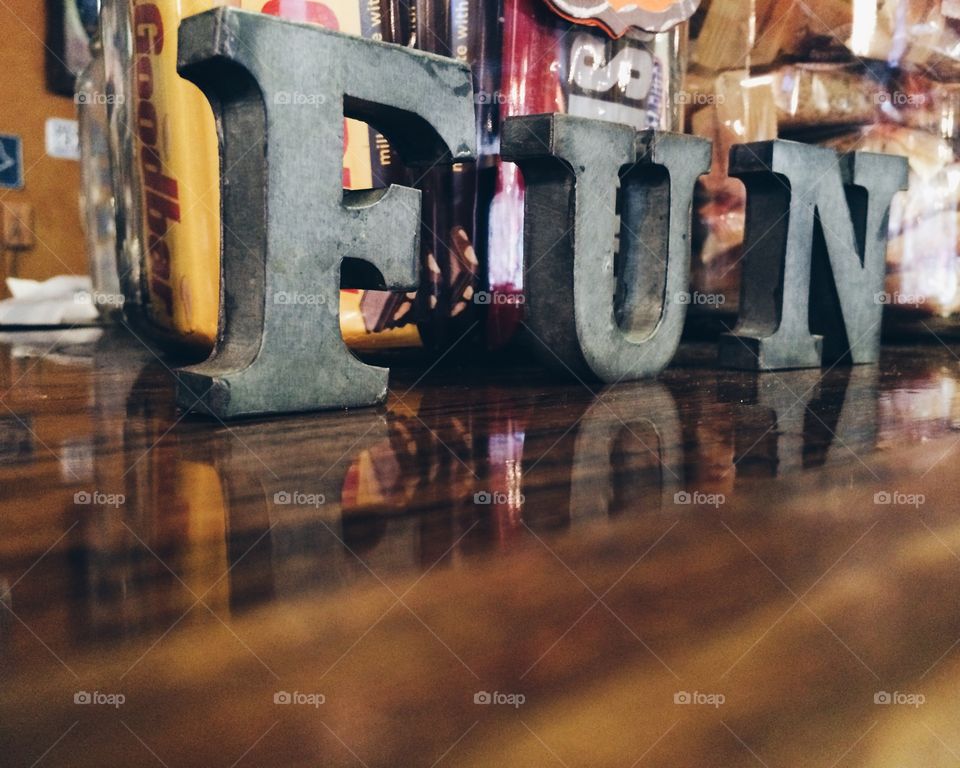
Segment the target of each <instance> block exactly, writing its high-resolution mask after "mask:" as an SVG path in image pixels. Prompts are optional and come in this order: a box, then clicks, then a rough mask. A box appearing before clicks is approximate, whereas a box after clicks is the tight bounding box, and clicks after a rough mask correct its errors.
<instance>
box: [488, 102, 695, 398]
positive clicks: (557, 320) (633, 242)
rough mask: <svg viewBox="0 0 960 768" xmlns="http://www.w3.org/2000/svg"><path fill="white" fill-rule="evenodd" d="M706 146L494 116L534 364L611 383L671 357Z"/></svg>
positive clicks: (595, 124)
mask: <svg viewBox="0 0 960 768" xmlns="http://www.w3.org/2000/svg"><path fill="white" fill-rule="evenodd" d="M710 146H711V144H710V142H709V141H708V140H706V139H702V138H699V137H693V136H685V135H681V134H674V133H668V132H662V131H640V132H637V131H636V130H635V129H633V128H631V127H630V126H627V125H619V124H615V123H610V122H605V121H601V120H594V119H588V118H581V117H574V116H570V115H559V114H552V115H530V116H524V117H512V118H509V119H508V120H507V121H505V124H504V129H503V138H502V153H503V157H504V159H505V160H512V161H513V162H516V163H518V164H519V165H520V167H521V170H522V172H523V176H524V182H525V184H526V192H525V209H524V277H525V288H526V292H527V301H526V311H527V318H526V321H525V325H526V327H527V331H528V334H529V337H530V341H531V344H532V347H533V349H534V351H535V354H537V356H538V358H539V359H540V361H541V362H542V363H544V364H545V365H547V366H548V367H550V368H553V369H556V370H559V371H561V372H566V373H567V374H568V375H573V376H575V377H584V378H591V379H597V380H601V381H604V382H607V383H615V382H618V381H626V380H631V379H639V378H644V377H648V376H653V375H656V374H657V373H659V372H660V371H661V370H662V369H663V368H664V367H665V366H666V365H667V364H668V363H669V362H670V360H671V359H672V357H673V355H674V353H675V352H676V348H677V345H678V344H679V341H680V335H681V333H682V330H683V322H684V318H685V316H686V308H687V307H686V304H685V303H684V302H682V301H678V300H677V296H678V295H679V294H680V293H683V292H686V291H687V290H688V288H689V271H690V238H689V228H690V222H691V215H692V202H693V190H694V183H695V181H696V179H697V177H699V176H700V175H701V174H703V173H706V172H707V171H708V170H709V168H710ZM657 169H660V170H659V172H657ZM618 181H619V183H620V184H621V186H622V188H623V189H622V193H621V196H622V203H623V210H622V211H621V219H622V220H621V224H620V235H621V239H620V256H619V265H616V264H615V260H616V254H615V241H616V236H617V215H616V204H617V187H618ZM664 264H665V266H663V265H664ZM617 272H619V274H616V273H617ZM615 297H616V298H615Z"/></svg>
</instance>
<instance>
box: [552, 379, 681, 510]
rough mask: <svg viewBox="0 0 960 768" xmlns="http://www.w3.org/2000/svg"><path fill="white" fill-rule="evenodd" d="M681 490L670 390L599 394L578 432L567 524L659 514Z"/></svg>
mask: <svg viewBox="0 0 960 768" xmlns="http://www.w3.org/2000/svg"><path fill="white" fill-rule="evenodd" d="M638 402H639V403H644V406H643V407H640V408H638V407H637V403H638ZM682 485H683V436H682V433H681V431H680V419H679V417H678V415H677V407H676V403H675V402H674V399H673V396H672V395H671V394H670V392H669V390H667V388H666V387H664V386H663V385H662V384H655V383H646V382H645V383H641V384H637V385H634V386H630V387H618V388H617V389H613V388H608V389H606V390H605V391H603V392H601V393H599V394H598V395H597V399H596V401H595V402H594V403H593V404H592V405H591V406H590V408H588V409H587V411H586V413H585V414H584V415H583V419H582V420H581V422H580V426H579V428H578V430H577V439H576V443H575V444H574V449H573V467H572V469H571V483H570V516H571V519H575V518H578V517H585V516H600V515H614V514H618V513H621V512H641V513H648V512H660V511H662V510H663V509H664V507H665V506H666V503H665V502H664V499H667V500H668V502H669V500H670V499H671V498H672V496H673V493H674V491H675V490H676V489H678V488H680V487H682Z"/></svg>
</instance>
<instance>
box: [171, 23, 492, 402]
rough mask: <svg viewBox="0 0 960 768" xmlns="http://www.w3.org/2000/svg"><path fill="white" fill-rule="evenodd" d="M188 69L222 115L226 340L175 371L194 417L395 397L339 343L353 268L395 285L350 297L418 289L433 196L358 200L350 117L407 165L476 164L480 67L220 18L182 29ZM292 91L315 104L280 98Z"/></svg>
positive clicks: (375, 194)
mask: <svg viewBox="0 0 960 768" xmlns="http://www.w3.org/2000/svg"><path fill="white" fill-rule="evenodd" d="M333 60H339V61H341V66H339V67H330V66H329V61H333ZM179 70H180V72H181V74H182V75H183V76H184V77H186V78H187V79H189V80H191V81H193V82H194V83H195V84H197V85H198V86H199V87H200V88H201V90H202V91H203V92H204V94H205V95H206V96H207V98H208V100H209V101H210V103H211V106H212V107H213V111H214V114H215V117H216V123H217V131H218V135H219V140H220V163H221V191H222V201H221V213H222V222H221V232H222V235H223V238H222V241H223V242H222V246H221V247H222V259H221V262H222V266H221V275H220V286H221V291H220V294H221V308H220V323H219V329H218V333H217V343H216V346H215V348H214V351H213V353H212V355H211V356H210V358H209V359H208V360H207V361H205V362H203V363H200V364H199V365H195V366H190V367H187V368H181V369H179V370H177V371H175V376H176V378H177V403H178V405H179V407H180V408H181V409H183V410H185V411H195V412H199V413H205V414H207V415H212V416H214V417H215V418H218V419H230V418H236V417H243V416H252V415H257V414H276V413H287V412H297V411H311V410H321V409H329V408H343V407H354V406H365V405H373V404H376V403H377V402H382V401H383V399H384V398H385V397H386V394H387V383H388V374H389V371H388V370H387V369H386V368H378V367H374V366H369V365H366V364H364V363H361V362H360V361H359V360H358V359H357V358H355V357H354V356H353V355H352V353H351V352H350V351H349V349H348V348H347V346H346V344H345V343H344V341H343V338H342V336H341V334H340V328H339V290H340V279H339V276H340V265H341V263H342V262H343V260H344V259H352V260H361V261H364V262H367V263H368V264H369V265H372V266H373V267H375V268H376V269H377V270H378V272H379V274H380V276H381V277H382V280H378V281H375V282H376V284H374V285H370V284H364V285H356V286H353V285H351V286H350V287H380V288H384V287H389V288H396V289H409V288H410V287H412V286H413V285H414V284H415V283H416V278H417V274H418V254H417V251H418V247H417V246H418V242H419V228H420V223H419V222H420V193H419V191H417V190H414V189H410V188H407V187H401V186H391V187H389V188H388V189H386V190H374V191H368V192H357V193H344V191H343V189H342V179H341V173H342V172H341V156H342V146H343V118H344V115H346V116H348V117H355V118H358V119H362V120H366V121H367V122H369V123H370V124H371V125H373V126H374V127H375V128H377V130H379V131H380V132H382V133H383V134H384V135H386V136H387V137H388V138H389V139H390V140H391V142H395V146H396V148H397V150H398V152H399V153H400V154H401V156H402V157H403V159H404V160H405V161H406V162H407V163H408V164H430V163H437V162H446V163H451V162H460V161H463V160H469V159H471V158H472V157H473V156H474V155H475V151H476V150H475V145H476V129H475V123H474V113H473V99H472V98H471V95H472V82H471V77H470V70H469V68H468V67H467V66H465V65H463V64H461V63H458V62H455V61H453V60H451V59H445V58H442V57H439V56H435V55H433V54H427V53H422V52H419V51H412V50H410V49H407V48H403V47H400V46H395V45H389V44H385V43H380V42H374V41H370V40H363V39H360V38H355V37H351V36H348V35H343V34H341V33H338V32H331V31H329V30H325V29H323V28H321V27H318V26H316V25H310V24H299V23H294V22H288V21H283V20H280V19H277V18H274V17H271V16H267V15H264V14H259V13H251V12H247V11H240V10H237V9H234V8H219V9H215V10H212V11H207V12H205V13H202V14H199V15H196V16H192V17H189V18H187V19H185V20H184V21H183V22H182V23H181V26H180V46H179ZM291 92H293V93H310V94H312V95H313V96H315V98H312V99H303V100H300V101H301V102H303V103H299V102H296V103H291V100H290V99H286V100H283V99H280V98H278V94H284V93H287V94H289V93H291ZM261 136H262V137H263V138H262V139H261V138H260V137H261ZM251 137H253V138H252V139H251ZM258 143H259V145H260V146H259V148H258V147H257V144H258ZM387 233H389V234H387ZM301 295H307V296H308V298H311V299H312V300H311V301H309V302H300V301H299V297H300V296H301Z"/></svg>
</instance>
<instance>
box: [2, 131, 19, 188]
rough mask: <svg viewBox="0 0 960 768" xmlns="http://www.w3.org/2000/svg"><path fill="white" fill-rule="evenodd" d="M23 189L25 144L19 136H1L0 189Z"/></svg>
mask: <svg viewBox="0 0 960 768" xmlns="http://www.w3.org/2000/svg"><path fill="white" fill-rule="evenodd" d="M22 187H23V143H22V142H21V141H20V137H19V136H8V135H6V134H0V188H3V189H21V188H22Z"/></svg>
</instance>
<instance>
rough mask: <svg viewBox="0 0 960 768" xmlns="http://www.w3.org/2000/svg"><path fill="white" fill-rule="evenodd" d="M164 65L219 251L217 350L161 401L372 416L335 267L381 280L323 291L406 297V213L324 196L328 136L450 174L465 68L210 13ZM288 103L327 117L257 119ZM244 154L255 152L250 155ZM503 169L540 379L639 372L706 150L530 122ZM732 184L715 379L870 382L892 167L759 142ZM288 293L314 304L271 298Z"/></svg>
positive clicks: (671, 137)
mask: <svg viewBox="0 0 960 768" xmlns="http://www.w3.org/2000/svg"><path fill="white" fill-rule="evenodd" d="M179 57H180V61H179V69H180V72H181V73H182V74H183V76H184V77H186V78H188V79H190V80H192V81H193V82H195V83H196V84H197V85H198V86H199V87H200V88H201V89H202V90H203V92H204V93H205V94H206V95H207V98H208V99H209V100H210V103H211V105H212V106H213V110H214V114H215V116H216V119H217V123H218V134H219V136H220V143H221V147H220V154H221V188H222V242H223V245H222V276H221V306H222V309H221V317H220V326H219V331H218V342H217V345H216V347H215V349H214V352H213V354H212V356H211V357H210V359H208V360H207V361H206V362H204V363H201V364H199V365H196V366H192V367H190V368H184V369H180V370H179V371H177V378H178V395H177V397H178V404H179V405H180V407H181V408H183V409H185V410H188V411H199V412H206V413H209V414H212V415H214V416H216V417H217V418H220V419H228V418H236V417H242V416H250V415H255V414H269V413H285V412H293V411H308V410H317V409H323V408H341V407H350V406H361V405H371V404H374V403H377V402H381V401H383V399H384V398H385V397H386V393H387V380H388V373H389V372H388V370H387V369H384V368H378V367H374V366H370V365H366V364H364V363H362V362H360V361H359V360H357V359H356V358H355V357H354V356H353V355H352V353H351V352H350V351H349V349H348V348H347V346H346V344H345V343H344V341H343V338H342V336H341V333H340V328H339V317H338V306H339V301H338V295H339V290H340V287H341V280H340V276H341V267H342V265H343V264H344V263H345V262H357V263H364V264H366V265H369V266H370V267H373V270H371V269H367V270H363V269H350V270H346V271H345V274H351V275H363V274H368V275H369V274H371V273H373V272H376V273H379V276H380V277H382V280H373V281H366V282H365V284H364V285H355V286H353V285H351V286H344V287H356V288H383V287H388V288H391V289H396V290H408V289H412V288H413V287H414V286H415V285H416V283H417V270H418V244H419V240H418V238H419V231H420V193H419V192H418V191H416V190H414V189H410V188H407V187H402V186H397V185H394V186H391V187H389V188H388V189H386V190H374V191H367V192H348V193H345V192H344V191H343V189H342V178H341V155H342V147H343V119H344V117H345V116H346V117H351V118H356V119H359V120H363V121H365V122H368V123H370V124H371V125H373V126H374V127H375V128H376V129H377V130H378V131H380V132H382V133H383V134H384V135H385V136H387V137H388V138H389V139H390V141H391V143H392V144H393V145H394V146H395V147H396V148H397V150H398V152H399V153H400V154H401V156H402V157H403V158H404V160H405V162H406V163H408V164H410V165H418V164H419V165H422V166H426V167H429V166H433V165H437V164H452V163H460V162H464V161H467V160H470V159H472V158H473V157H474V156H475V154H476V138H475V137H476V131H475V118H474V112H473V103H474V102H473V90H472V84H471V75H470V70H469V68H468V67H466V66H465V65H463V64H460V63H458V62H456V61H453V60H451V59H445V58H441V57H438V56H434V55H431V54H427V53H422V52H419V51H413V50H409V49H406V48H401V47H398V46H393V45H385V44H383V43H378V42H373V41H368V40H361V39H358V38H354V37H350V36H347V35H342V34H338V33H336V32H330V31H328V30H324V29H322V28H319V27H317V26H311V25H305V24H294V23H290V22H285V21H280V20H277V19H273V18H270V17H268V16H264V15H261V14H251V13H245V12H242V11H237V10H235V9H232V8H220V9H217V10H214V11H210V12H207V13H204V14H200V15H198V16H193V17H190V18H188V19H186V20H185V21H184V22H183V23H182V25H181V27H180V48H179ZM293 90H296V91H298V92H316V93H323V94H324V97H325V98H323V99H322V100H318V101H317V102H316V103H311V104H282V106H278V100H277V99H276V95H277V94H278V93H280V92H290V91H293ZM251 136H262V139H260V141H259V144H258V145H255V146H253V147H251V146H250V143H249V137H251ZM502 153H503V156H504V158H505V159H507V160H511V161H513V162H515V163H517V164H519V166H520V168H521V170H522V171H523V175H524V180H525V183H526V197H525V218H526V225H525V232H524V241H525V242H524V259H525V286H526V292H527V300H526V312H527V317H526V323H527V325H528V326H529V328H530V330H531V331H532V334H531V335H532V336H533V337H535V339H536V345H537V351H538V354H539V356H540V359H541V360H542V361H543V362H544V363H545V364H547V365H550V366H553V367H556V368H558V369H559V370H561V371H565V372H567V373H572V374H573V375H576V376H586V377H590V378H593V379H598V380H600V381H604V382H611V383H613V382H619V381H627V380H631V379H638V378H643V377H648V376H653V375H656V374H657V373H658V372H659V371H661V370H662V369H663V368H664V367H665V366H666V365H667V364H668V363H669V362H670V360H671V359H672V358H673V355H674V353H675V352H676V349H677V346H678V344H679V342H680V336H681V332H682V330H683V324H684V319H685V317H686V309H687V306H688V303H689V294H688V293H687V290H688V283H689V273H690V226H691V211H692V202H693V191H694V186H695V183H696V181H697V178H698V177H699V176H700V175H701V174H704V173H706V172H707V171H708V170H709V165H710V143H709V142H708V141H706V140H704V139H700V138H696V137H692V136H684V135H679V134H673V133H666V132H660V131H642V132H637V131H635V130H634V129H632V128H630V127H628V126H626V125H618V124H613V123H606V122H601V121H597V120H591V119H585V118H578V117H571V116H569V115H557V114H552V115H532V116H525V117H514V118H510V119H508V120H507V121H506V122H505V124H504V127H503V138H502ZM731 173H732V174H733V175H735V176H737V177H739V178H741V179H742V180H743V182H744V184H745V186H746V189H747V225H746V241H745V246H744V248H745V253H746V257H745V262H744V270H743V287H742V300H741V316H740V319H739V322H738V324H737V326H736V328H735V329H734V331H733V333H732V334H729V335H727V336H725V337H723V338H722V339H721V344H720V362H721V364H723V365H726V366H730V367H736V368H748V369H757V370H774V369H782V368H803V367H815V366H819V365H821V364H822V363H823V362H824V361H829V362H837V361H840V360H844V359H849V360H850V361H851V362H853V363H870V362H876V360H877V358H878V355H879V345H880V316H881V312H882V310H883V305H882V303H880V302H878V301H876V295H877V294H878V293H879V292H881V291H882V289H883V280H884V256H885V251H886V237H887V223H888V216H889V209H890V203H891V200H892V198H893V195H894V194H895V193H896V192H897V191H898V190H900V189H904V188H905V187H906V178H907V165H906V160H905V158H902V157H895V156H888V155H877V154H869V153H854V154H851V155H846V156H842V157H839V156H837V154H836V153H835V152H833V151H832V150H828V149H823V148H821V147H815V146H808V145H804V144H797V143H794V142H787V141H770V142H762V143H758V144H744V145H739V146H736V147H734V148H733V150H732V155H731ZM618 195H619V200H620V212H619V214H618V213H617V203H618ZM382 232H390V233H391V237H389V238H386V239H384V238H382V237H379V236H377V233H382ZM618 236H619V247H618V245H617V240H618ZM303 285H310V286H312V288H313V289H314V290H317V291H320V292H321V293H325V294H327V295H326V298H327V299H328V300H326V301H318V302H316V303H315V304H313V305H311V306H302V305H293V304H290V303H288V302H281V301H274V298H275V297H277V296H283V295H289V294H291V293H295V292H296V291H298V290H299V289H300V288H301V286H303Z"/></svg>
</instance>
